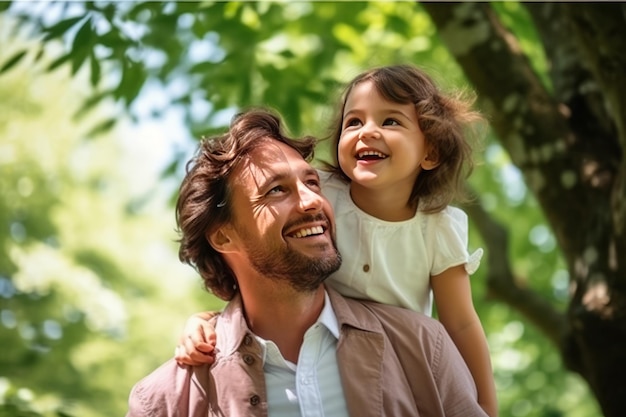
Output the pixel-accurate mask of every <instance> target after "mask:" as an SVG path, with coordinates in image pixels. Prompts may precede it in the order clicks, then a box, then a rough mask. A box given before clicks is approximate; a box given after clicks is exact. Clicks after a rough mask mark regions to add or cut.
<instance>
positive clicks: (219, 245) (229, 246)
mask: <svg viewBox="0 0 626 417" xmlns="http://www.w3.org/2000/svg"><path fill="white" fill-rule="evenodd" d="M233 232H234V230H233V229H232V227H230V225H223V226H220V227H218V228H217V229H215V230H213V231H212V232H207V233H206V235H205V236H206V239H207V240H208V241H209V243H210V244H211V246H212V247H213V249H215V250H216V251H218V252H220V253H228V252H232V251H233V250H234V249H235V239H234V236H233Z"/></svg>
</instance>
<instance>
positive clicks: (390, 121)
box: [383, 119, 400, 126]
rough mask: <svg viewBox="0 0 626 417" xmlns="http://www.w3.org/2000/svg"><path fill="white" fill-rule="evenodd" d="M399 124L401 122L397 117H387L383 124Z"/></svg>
mask: <svg viewBox="0 0 626 417" xmlns="http://www.w3.org/2000/svg"><path fill="white" fill-rule="evenodd" d="M399 124H400V122H398V121H397V120H396V119H386V120H385V122H384V123H383V126H398V125H399Z"/></svg>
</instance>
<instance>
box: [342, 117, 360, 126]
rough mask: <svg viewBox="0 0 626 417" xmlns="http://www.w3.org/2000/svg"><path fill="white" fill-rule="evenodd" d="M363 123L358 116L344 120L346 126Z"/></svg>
mask: <svg viewBox="0 0 626 417" xmlns="http://www.w3.org/2000/svg"><path fill="white" fill-rule="evenodd" d="M360 124H361V121H360V120H359V119H357V118H352V119H348V120H346V121H345V122H344V126H345V127H352V126H358V125H360Z"/></svg>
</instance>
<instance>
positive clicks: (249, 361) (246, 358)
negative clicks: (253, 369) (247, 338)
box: [243, 355, 254, 365]
mask: <svg viewBox="0 0 626 417" xmlns="http://www.w3.org/2000/svg"><path fill="white" fill-rule="evenodd" d="M243 361H244V362H245V363H246V364H248V365H252V364H253V363H254V358H253V357H252V355H243Z"/></svg>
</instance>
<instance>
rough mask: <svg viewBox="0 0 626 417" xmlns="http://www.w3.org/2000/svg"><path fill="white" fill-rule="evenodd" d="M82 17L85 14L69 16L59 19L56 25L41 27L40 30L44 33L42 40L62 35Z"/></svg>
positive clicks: (45, 40)
mask: <svg viewBox="0 0 626 417" xmlns="http://www.w3.org/2000/svg"><path fill="white" fill-rule="evenodd" d="M84 18H85V16H78V17H70V18H69V19H65V20H61V21H60V22H59V23H57V24H56V25H53V26H50V27H47V28H42V32H43V33H45V34H46V36H44V38H43V42H47V41H49V40H51V39H54V38H58V37H61V36H63V34H65V33H66V32H67V31H68V30H69V29H70V28H71V27H72V26H74V25H75V24H76V23H78V22H80V21H81V20H82V19H84Z"/></svg>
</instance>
